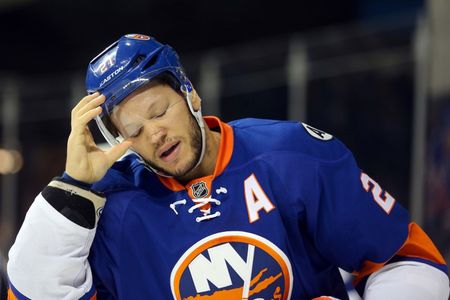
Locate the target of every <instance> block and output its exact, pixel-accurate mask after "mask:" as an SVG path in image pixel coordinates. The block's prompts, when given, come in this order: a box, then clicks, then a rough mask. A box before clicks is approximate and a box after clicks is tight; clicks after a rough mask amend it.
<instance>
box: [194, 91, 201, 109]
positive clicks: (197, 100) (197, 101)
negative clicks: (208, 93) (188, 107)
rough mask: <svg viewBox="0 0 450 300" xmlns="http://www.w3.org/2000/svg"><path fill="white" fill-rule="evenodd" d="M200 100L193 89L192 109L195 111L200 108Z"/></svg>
mask: <svg viewBox="0 0 450 300" xmlns="http://www.w3.org/2000/svg"><path fill="white" fill-rule="evenodd" d="M201 102H202V99H200V96H199V95H198V94H197V91H196V90H195V89H193V90H192V108H193V109H194V110H195V111H198V110H199V109H200V107H201Z"/></svg>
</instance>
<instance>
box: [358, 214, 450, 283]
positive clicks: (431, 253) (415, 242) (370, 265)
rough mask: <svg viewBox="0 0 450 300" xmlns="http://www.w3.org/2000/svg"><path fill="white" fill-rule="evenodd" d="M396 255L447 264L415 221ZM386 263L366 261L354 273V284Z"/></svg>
mask: <svg viewBox="0 0 450 300" xmlns="http://www.w3.org/2000/svg"><path fill="white" fill-rule="evenodd" d="M394 256H403V257H414V258H421V259H425V260H428V261H431V262H433V263H437V264H441V265H445V264H446V263H445V260H444V258H443V257H442V255H441V253H439V250H438V249H437V248H436V246H435V245H434V244H433V242H432V241H431V239H430V238H429V237H428V235H427V234H426V233H425V232H424V231H423V230H422V228H420V226H419V225H417V224H416V223H414V222H411V223H410V224H409V226H408V238H407V239H406V241H405V242H404V243H403V245H402V247H401V248H400V250H399V251H397V253H396V254H395V255H394ZM385 264H386V262H382V263H375V262H371V261H365V262H364V263H363V267H362V268H361V270H359V271H358V272H354V273H353V274H354V275H355V276H356V278H355V280H354V281H353V284H354V285H355V286H356V285H357V284H358V283H359V282H360V281H361V280H362V279H363V278H364V277H366V276H367V275H370V274H372V273H374V272H376V271H378V270H379V269H381V268H382V267H383V266H384V265H385Z"/></svg>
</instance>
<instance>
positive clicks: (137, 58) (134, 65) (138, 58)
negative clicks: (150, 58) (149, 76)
mask: <svg viewBox="0 0 450 300" xmlns="http://www.w3.org/2000/svg"><path fill="white" fill-rule="evenodd" d="M144 59H145V55H139V56H138V57H136V59H135V60H134V63H133V68H134V67H136V66H137V65H139V64H140V63H141V61H143V60H144Z"/></svg>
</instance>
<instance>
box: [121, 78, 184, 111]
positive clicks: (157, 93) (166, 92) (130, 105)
mask: <svg viewBox="0 0 450 300" xmlns="http://www.w3.org/2000/svg"><path fill="white" fill-rule="evenodd" d="M177 96H180V95H179V94H178V93H177V92H175V91H174V90H173V89H172V88H171V87H170V86H169V85H167V84H164V83H151V84H148V85H145V86H144V87H141V88H139V89H138V90H136V91H134V92H133V93H131V94H130V95H129V96H127V97H126V98H125V99H124V100H123V101H122V102H121V103H120V104H119V105H117V106H116V107H115V108H114V112H115V113H117V112H130V113H131V112H137V113H139V112H143V110H146V109H148V108H149V107H150V106H154V105H155V104H158V103H161V104H163V103H165V102H166V101H169V100H170V99H172V98H173V97H177Z"/></svg>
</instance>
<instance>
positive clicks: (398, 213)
mask: <svg viewBox="0 0 450 300" xmlns="http://www.w3.org/2000/svg"><path fill="white" fill-rule="evenodd" d="M86 84H87V91H88V93H89V95H88V96H86V97H84V98H83V99H82V100H81V101H80V102H79V103H78V104H77V105H76V106H75V108H74V109H73V111H72V121H71V122H72V123H71V125H72V131H71V133H70V136H69V139H68V147H67V163H66V170H65V172H64V174H63V175H62V177H59V178H55V179H53V180H52V181H51V182H50V183H49V185H48V186H47V187H45V188H44V190H43V191H42V192H41V193H40V194H39V195H38V196H37V198H36V200H35V201H34V203H33V204H32V206H31V207H30V209H29V211H28V213H27V216H26V218H25V221H24V223H23V225H22V228H21V229H20V232H19V233H18V235H17V239H16V241H15V243H14V245H13V247H12V248H11V250H10V252H9V263H8V274H9V279H10V290H9V295H10V299H16V298H17V299H161V300H167V299H177V300H180V299H189V300H194V299H196V300H200V299H222V300H237V299H254V300H256V299H267V300H268V299H274V300H287V299H292V300H294V299H295V300H297V299H308V300H309V299H313V298H318V297H321V296H331V297H334V298H339V299H347V294H346V291H345V286H344V284H343V282H342V279H341V277H340V274H339V271H338V267H340V268H343V269H345V270H347V271H349V272H353V273H354V274H355V275H356V280H355V285H356V287H357V289H358V290H359V292H360V293H361V294H362V295H363V296H364V298H365V299H447V297H448V294H449V280H448V277H447V271H448V270H447V266H446V263H445V261H444V259H443V258H442V256H441V255H440V253H439V252H438V250H437V249H436V247H435V246H434V245H433V243H432V242H431V240H430V239H429V238H428V237H427V235H426V234H425V233H424V232H423V231H422V229H421V228H420V227H419V226H418V225H417V224H415V223H414V222H411V220H410V219H409V217H408V214H407V212H406V211H405V210H404V209H403V208H402V207H401V206H400V205H399V204H398V203H397V202H396V200H395V198H394V197H393V196H392V195H390V194H389V193H388V192H386V191H384V190H383V189H382V187H380V185H379V184H378V183H377V182H376V181H375V180H374V179H372V178H371V177H370V176H369V175H367V174H366V173H364V172H363V171H361V170H360V169H359V168H358V166H357V164H356V163H355V160H354V158H353V156H352V154H351V152H350V151H349V150H348V149H347V148H346V147H345V146H344V145H343V144H342V143H341V142H340V141H339V140H338V139H336V138H334V137H333V136H332V135H330V134H327V133H325V132H322V131H320V130H318V129H316V128H313V127H311V126H309V125H306V124H303V123H299V122H283V121H273V120H256V119H245V120H238V121H234V122H231V123H229V124H226V123H224V122H222V121H220V120H219V119H218V118H216V117H202V114H201V99H200V97H199V95H198V94H197V93H196V91H195V89H194V88H193V86H192V85H191V83H190V81H189V80H188V78H187V77H186V75H185V73H184V71H183V69H182V67H181V65H180V63H179V61H178V56H177V54H176V53H175V52H174V50H173V49H172V48H170V47H169V46H167V45H163V44H160V43H159V42H157V41H156V40H155V39H154V38H151V37H148V36H145V35H137V34H130V35H126V36H123V37H122V38H120V39H119V40H118V41H117V42H115V43H114V44H112V45H111V46H110V47H109V48H107V49H106V50H105V51H103V52H102V53H101V54H100V55H99V56H97V57H96V58H95V59H94V60H92V61H91V63H90V64H89V68H88V71H87V79H86ZM93 119H95V120H96V122H97V124H98V126H99V128H100V130H101V131H102V133H103V135H104V136H105V138H106V139H107V140H108V142H109V143H110V144H111V148H110V150H108V151H106V152H104V151H102V150H100V149H99V148H97V146H96V145H95V142H94V141H93V139H92V136H91V134H90V131H89V129H88V128H87V124H88V123H89V122H90V121H91V120H93ZM128 149H129V150H130V151H131V152H132V153H131V154H129V155H127V156H126V157H125V158H124V159H122V160H120V161H117V162H116V160H117V159H119V158H120V157H121V156H122V155H124V154H125V152H126V151H127V150H128ZM321 299H330V298H326V297H323V298H321Z"/></svg>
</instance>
